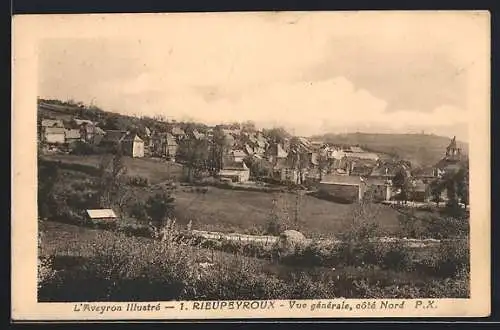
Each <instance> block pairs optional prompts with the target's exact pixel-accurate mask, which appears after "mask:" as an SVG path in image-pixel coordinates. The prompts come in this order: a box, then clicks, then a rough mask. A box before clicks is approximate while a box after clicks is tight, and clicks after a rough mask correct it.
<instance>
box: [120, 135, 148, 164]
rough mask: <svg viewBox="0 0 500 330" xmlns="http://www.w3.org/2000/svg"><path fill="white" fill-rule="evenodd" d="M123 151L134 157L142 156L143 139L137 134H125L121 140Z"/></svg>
mask: <svg viewBox="0 0 500 330" xmlns="http://www.w3.org/2000/svg"><path fill="white" fill-rule="evenodd" d="M121 145H122V148H123V149H122V150H123V153H124V154H125V155H127V156H131V157H134V158H142V157H144V140H143V139H141V138H140V137H139V135H137V134H127V135H126V136H125V137H124V138H123V139H122V141H121Z"/></svg>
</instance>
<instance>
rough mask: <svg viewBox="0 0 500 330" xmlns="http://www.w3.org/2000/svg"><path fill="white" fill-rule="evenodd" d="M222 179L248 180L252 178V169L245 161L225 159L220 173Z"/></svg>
mask: <svg viewBox="0 0 500 330" xmlns="http://www.w3.org/2000/svg"><path fill="white" fill-rule="evenodd" d="M218 177H219V178H221V179H229V180H231V181H232V182H240V183H242V182H247V181H248V180H249V179H250V170H249V169H248V167H247V166H246V164H245V163H244V162H231V161H229V160H227V161H224V164H223V167H222V169H221V170H220V171H219V173H218Z"/></svg>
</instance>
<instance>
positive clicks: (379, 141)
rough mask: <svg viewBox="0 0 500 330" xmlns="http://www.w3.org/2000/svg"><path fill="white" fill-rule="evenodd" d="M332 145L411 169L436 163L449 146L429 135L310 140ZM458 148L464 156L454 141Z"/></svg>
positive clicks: (465, 147) (350, 135) (463, 145)
mask: <svg viewBox="0 0 500 330" xmlns="http://www.w3.org/2000/svg"><path fill="white" fill-rule="evenodd" d="M311 139H313V140H321V141H324V142H328V143H335V144H351V145H359V146H361V147H365V148H366V149H368V150H370V151H374V152H382V153H387V154H390V155H394V156H397V157H398V158H401V159H406V160H409V161H411V162H412V164H414V165H415V166H429V165H434V164H435V163H436V162H438V161H439V160H440V159H441V158H442V157H443V156H444V153H445V151H446V147H447V146H448V144H449V143H450V138H448V137H444V136H437V135H432V134H372V133H347V134H324V135H321V136H313V137H311ZM457 144H458V147H459V148H462V150H463V152H464V153H465V154H467V153H468V144H467V143H465V142H461V141H457Z"/></svg>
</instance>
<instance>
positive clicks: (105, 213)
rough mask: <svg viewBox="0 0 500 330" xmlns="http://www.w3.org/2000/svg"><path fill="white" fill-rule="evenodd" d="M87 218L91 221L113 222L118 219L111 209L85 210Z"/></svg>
mask: <svg viewBox="0 0 500 330" xmlns="http://www.w3.org/2000/svg"><path fill="white" fill-rule="evenodd" d="M87 218H88V220H91V221H92V222H115V221H116V220H118V217H117V216H116V214H115V212H114V211H113V210H112V209H93V210H87Z"/></svg>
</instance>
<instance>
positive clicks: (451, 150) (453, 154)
mask: <svg viewBox="0 0 500 330" xmlns="http://www.w3.org/2000/svg"><path fill="white" fill-rule="evenodd" d="M460 157H461V151H460V148H457V141H456V137H455V136H454V137H453V139H451V142H450V144H449V145H448V147H446V157H445V158H446V159H447V160H451V161H459V160H460Z"/></svg>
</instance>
